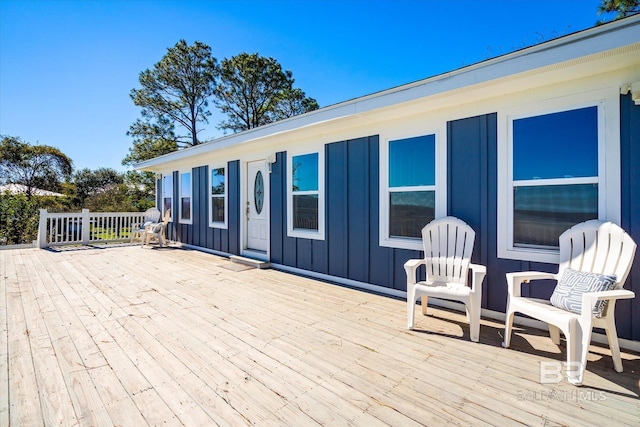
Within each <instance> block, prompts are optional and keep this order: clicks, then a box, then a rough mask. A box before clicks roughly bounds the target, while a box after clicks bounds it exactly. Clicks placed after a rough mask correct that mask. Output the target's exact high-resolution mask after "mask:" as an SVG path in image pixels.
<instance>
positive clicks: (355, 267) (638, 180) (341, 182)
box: [158, 96, 640, 340]
mask: <svg viewBox="0 0 640 427" xmlns="http://www.w3.org/2000/svg"><path fill="white" fill-rule="evenodd" d="M324 149H325V191H326V193H325V201H326V203H325V221H326V223H325V227H326V228H325V230H326V233H325V234H326V236H325V239H324V240H311V239H303V238H292V237H287V218H286V212H287V198H286V193H287V192H286V189H287V183H286V162H287V161H288V159H287V153H286V152H280V153H277V155H276V163H274V164H273V165H272V173H271V174H270V175H269V178H270V182H269V185H270V192H271V204H270V207H271V210H270V215H271V224H270V233H271V248H270V250H271V261H272V262H274V263H276V264H282V265H286V266H291V267H296V268H300V269H304V270H308V271H314V272H319V273H325V274H329V275H331V276H335V277H339V278H345V279H351V280H356V281H360V282H365V283H371V284H374V285H378V286H382V287H386V288H389V289H397V290H406V283H405V280H406V279H405V274H404V269H403V264H404V263H405V261H406V260H407V259H409V258H416V257H420V256H421V253H420V252H418V251H412V250H404V249H394V248H387V247H381V246H380V245H379V220H380V211H379V209H380V208H379V205H380V203H379V202H380V200H379V197H380V196H379V171H380V157H379V137H378V136H369V137H363V138H359V139H353V140H348V141H337V142H331V143H328V144H326V145H325V148H324ZM497 154H498V153H497V115H496V114H495V113H494V114H487V115H482V116H477V117H470V118H465V119H461V120H456V121H452V122H449V123H448V124H447V174H448V176H447V213H448V214H449V215H453V216H456V217H459V218H461V219H463V220H464V221H465V222H467V223H468V224H470V225H471V226H472V227H473V228H474V230H475V231H476V242H475V247H474V254H473V262H476V263H479V264H483V265H486V266H487V277H486V279H485V282H484V287H483V301H482V306H483V307H484V308H488V309H490V310H494V311H499V312H504V311H505V306H506V300H507V291H506V280H505V273H507V272H511V271H523V270H540V271H549V272H556V271H557V266H556V265H552V264H545V263H535V262H527V261H518V260H507V259H499V258H498V257H497V238H496V237H497V231H498V224H497V206H498V203H503V201H500V200H498V193H497V184H498V179H497V175H498V174H497V171H498V161H497V157H498V156H497ZM227 167H228V230H221V229H213V228H210V227H209V226H208V211H209V207H208V203H209V198H208V192H207V178H208V173H209V171H208V168H207V167H206V166H202V167H197V168H194V169H193V183H194V190H193V195H194V196H193V197H194V200H193V205H194V206H193V209H194V213H193V214H194V221H193V225H181V224H178V221H177V218H178V209H177V207H178V204H179V200H178V184H179V181H178V173H177V172H174V174H173V176H174V179H173V182H174V189H173V190H174V191H173V192H174V211H175V213H174V218H175V222H174V223H173V225H172V228H171V229H170V230H169V233H170V235H171V236H172V238H174V239H179V240H180V241H182V242H185V243H190V244H193V245H196V246H202V247H206V248H211V249H215V250H219V251H222V252H227V253H232V254H239V253H240V248H241V242H240V227H241V221H242V219H243V217H242V209H241V206H240V162H239V161H233V162H229V163H228V165H227ZM621 174H622V176H621V178H622V227H623V228H624V229H625V230H627V231H628V232H629V233H630V234H631V236H632V237H633V238H634V240H635V241H636V242H640V198H639V197H637V195H638V194H640V107H639V106H636V105H635V104H634V103H633V102H632V100H631V98H630V96H622V97H621ZM160 184H161V182H159V183H158V191H159V195H158V200H159V201H160V199H159V197H160V194H161V193H160V191H161V188H160ZM553 287H554V283H553V282H551V281H549V282H547V283H546V284H544V285H542V286H535V287H534V289H535V292H533V293H530V289H529V286H528V285H524V286H523V293H524V294H525V295H530V296H534V297H540V298H548V297H549V296H550V295H551V293H552V291H553ZM626 288H627V289H631V290H633V291H634V292H636V295H637V296H636V298H635V299H633V300H626V301H620V302H618V304H617V305H616V310H617V316H616V318H617V324H618V331H619V336H620V337H621V338H627V339H633V340H640V322H638V321H637V319H638V318H640V255H639V256H638V257H637V258H636V262H635V263H634V266H633V269H632V271H631V275H630V276H629V279H628V280H627V284H626ZM634 319H635V321H634Z"/></svg>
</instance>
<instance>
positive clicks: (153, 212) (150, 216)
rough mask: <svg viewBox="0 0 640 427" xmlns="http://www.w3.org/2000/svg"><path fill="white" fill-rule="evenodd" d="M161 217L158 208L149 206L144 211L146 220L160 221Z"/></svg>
mask: <svg viewBox="0 0 640 427" xmlns="http://www.w3.org/2000/svg"><path fill="white" fill-rule="evenodd" d="M159 219H160V211H159V210H158V209H157V208H149V209H147V210H146V211H144V222H147V221H151V222H158V220H159Z"/></svg>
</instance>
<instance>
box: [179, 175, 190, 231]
mask: <svg viewBox="0 0 640 427" xmlns="http://www.w3.org/2000/svg"><path fill="white" fill-rule="evenodd" d="M180 222H181V223H185V224H191V222H192V219H191V172H183V173H181V174H180Z"/></svg>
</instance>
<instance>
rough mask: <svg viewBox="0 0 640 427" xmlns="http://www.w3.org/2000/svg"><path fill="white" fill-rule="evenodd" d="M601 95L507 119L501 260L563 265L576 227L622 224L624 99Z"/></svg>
mask: <svg viewBox="0 0 640 427" xmlns="http://www.w3.org/2000/svg"><path fill="white" fill-rule="evenodd" d="M594 93H596V94H597V93H601V94H602V95H603V96H602V98H599V99H595V100H588V99H585V98H586V97H587V96H588V95H589V94H585V95H579V96H573V97H571V99H568V98H558V99H554V100H551V101H548V102H547V104H549V105H542V108H540V107H541V106H540V105H533V106H529V107H528V108H527V107H523V108H521V109H520V111H518V109H514V110H515V111H514V112H513V113H512V114H510V115H504V116H502V115H500V114H499V120H501V123H503V126H504V128H501V127H499V132H498V153H499V154H498V165H499V166H498V168H499V170H498V186H499V187H498V256H499V257H501V258H510V259H520V260H527V261H537V262H548V263H557V262H558V254H559V252H558V238H559V236H560V235H561V234H562V233H563V232H564V231H566V230H567V229H569V228H570V227H572V226H573V225H575V224H578V223H580V222H583V221H587V220H590V219H602V220H609V221H613V222H617V223H619V221H620V184H619V181H620V169H619V156H620V151H619V150H620V147H619V139H620V136H619V120H620V118H619V100H618V99H617V98H618V94H617V93H616V92H613V91H612V92H608V91H596V92H594ZM591 95H592V96H593V94H591ZM567 100H569V102H567ZM571 101H573V102H571ZM545 107H546V108H545ZM605 107H606V108H605ZM501 132H502V133H501Z"/></svg>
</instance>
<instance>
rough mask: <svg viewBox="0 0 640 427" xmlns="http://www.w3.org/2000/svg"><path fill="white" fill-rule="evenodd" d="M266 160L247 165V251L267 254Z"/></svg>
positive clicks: (267, 195)
mask: <svg viewBox="0 0 640 427" xmlns="http://www.w3.org/2000/svg"><path fill="white" fill-rule="evenodd" d="M266 165H267V163H266V161H265V160H259V161H256V162H249V163H247V201H246V205H245V218H246V221H247V224H246V225H247V228H246V230H247V233H246V235H247V245H246V249H248V250H253V251H259V252H264V253H266V252H267V251H268V248H269V173H268V171H267V167H266Z"/></svg>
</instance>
